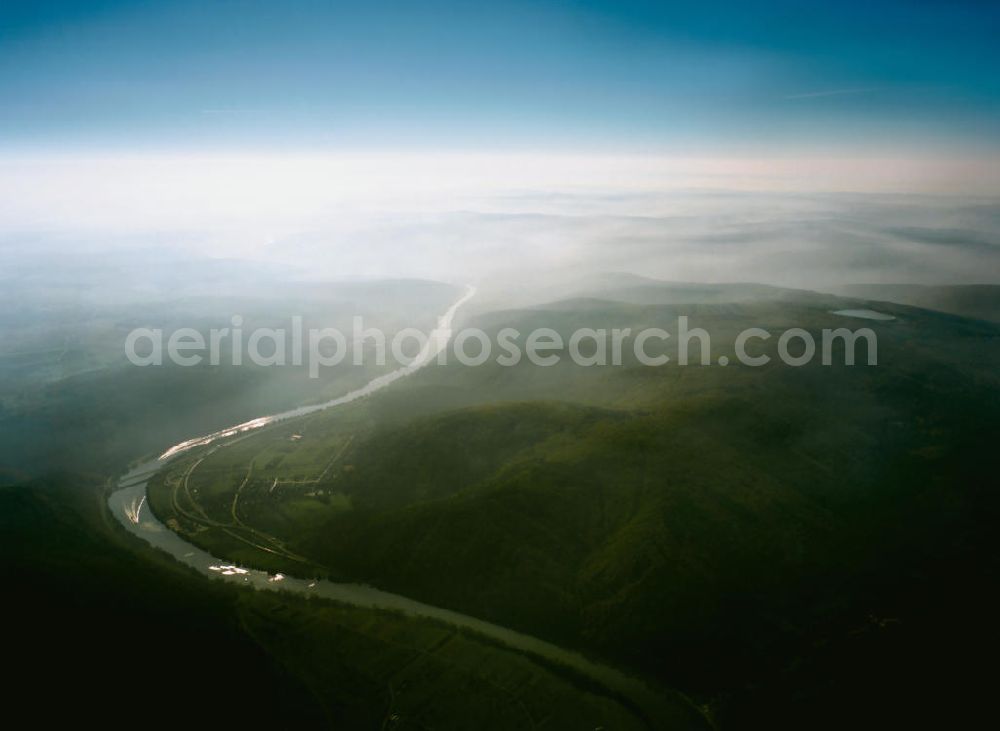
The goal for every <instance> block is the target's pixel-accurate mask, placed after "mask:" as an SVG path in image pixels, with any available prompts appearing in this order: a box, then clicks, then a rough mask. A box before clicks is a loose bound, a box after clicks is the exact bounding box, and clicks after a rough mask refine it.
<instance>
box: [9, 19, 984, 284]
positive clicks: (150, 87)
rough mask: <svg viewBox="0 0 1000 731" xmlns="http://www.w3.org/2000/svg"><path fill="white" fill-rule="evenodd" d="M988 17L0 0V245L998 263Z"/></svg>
mask: <svg viewBox="0 0 1000 731" xmlns="http://www.w3.org/2000/svg"><path fill="white" fill-rule="evenodd" d="M997 38H1000V3H996V2H994V3H987V2H962V1H959V2H954V1H952V2H940V3H939V2H930V1H928V0H921V1H912V2H903V1H901V0H894V1H890V2H884V1H882V2H879V1H876V0H865V2H853V1H852V0H840V1H838V2H823V3H807V2H803V1H802V0H787V1H786V0H777V1H774V2H766V3H764V2H752V1H749V2H748V1H745V2H738V3H735V2H734V3H726V2H708V1H706V0H701V1H699V2H690V3H683V2H682V3H666V2H635V1H634V0H617V1H608V2H581V1H574V0H542V1H537V0H536V1H534V2H463V3H458V2H447V1H441V0H427V1H423V2H416V1H411V2H393V1H384V2H364V3H362V2H357V3H347V2H313V1H302V0H298V1H295V0H292V1H290V2H288V1H286V2H278V1H277V0H268V1H266V2H264V1H260V0H241V1H239V2H235V1H233V2H204V1H198V2H189V1H187V0H179V1H173V2H171V1H169V0H167V1H162V2H124V1H115V0H106V1H104V2H33V1H25V2H20V1H17V0H15V1H13V2H12V1H11V0H0V268H5V269H6V270H7V274H6V276H7V277H8V280H9V281H17V280H18V278H19V277H20V276H21V275H20V274H18V271H21V270H22V269H24V270H26V271H31V272H38V271H41V272H49V271H50V270H52V269H53V268H55V267H58V266H59V265H60V264H61V265H64V266H65V267H66V268H67V271H69V272H70V273H72V272H76V271H78V264H79V261H81V258H82V259H84V260H90V259H99V258H101V257H102V255H103V254H104V253H106V252H115V253H116V254H118V255H121V256H124V255H125V254H124V253H123V252H127V251H136V250H138V251H144V252H153V251H156V252H160V253H163V254H164V255H165V256H167V257H168V258H169V257H175V256H178V255H189V256H209V257H217V258H224V257H231V258H240V259H256V260H258V261H261V260H263V261H268V262H279V263H281V264H289V265H302V264H303V262H305V263H307V264H308V267H309V272H308V273H309V274H310V275H311V276H316V277H326V276H341V275H344V276H348V275H359V274H360V275H370V276H378V275H391V276H425V277H431V278H451V279H455V280H456V281H465V278H466V277H469V278H475V277H479V278H485V277H488V276H489V275H490V274H491V273H496V272H500V271H503V270H505V269H507V268H510V267H514V268H517V269H519V270H522V271H523V270H525V269H526V268H529V267H530V268H534V269H537V270H539V271H550V270H555V269H566V270H572V271H581V272H582V271H588V270H591V269H599V270H617V269H621V270H627V271H634V272H637V273H651V274H655V275H657V276H663V277H667V278H676V279H700V280H709V281H721V280H734V279H736V280H741V279H747V278H753V279H756V280H758V281H764V282H771V283H778V284H793V285H802V286H809V285H817V286H818V285H821V284H823V285H825V284H829V283H838V282H881V281H905V282H913V281H916V282H927V283H935V282H937V283H940V282H944V283H951V282H970V281H978V282H982V281H995V279H996V274H995V272H997V271H1000V269H998V261H1000V253H998V252H1000V243H998V242H1000V238H998V237H1000V204H998V198H997V196H998V195H1000V73H998V70H1000V63H998V61H1000V43H997ZM694 191H697V194H695V193H694ZM845 195H846V196H847V197H844V196H845ZM816 196H818V197H816ZM852 196H855V197H852ZM857 196H860V197H857ZM894 196H899V197H898V198H896V197H894ZM146 256H147V258H148V259H149V260H150V261H152V260H153V254H152V253H147V254H146ZM107 258H109V260H110V257H107ZM17 267H21V269H17ZM3 274H4V272H0V275H3ZM0 279H2V277H0Z"/></svg>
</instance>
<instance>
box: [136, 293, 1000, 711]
mask: <svg viewBox="0 0 1000 731" xmlns="http://www.w3.org/2000/svg"><path fill="white" fill-rule="evenodd" d="M860 304H861V303H857V302H852V301H844V300H839V299H837V298H831V297H825V296H819V295H809V296H808V297H804V298H802V299H801V300H795V299H788V300H765V301H755V302H744V303H728V304H727V303H721V304H698V305H690V306H682V305H629V304H623V303H614V302H608V301H602V300H593V299H591V300H577V301H575V302H573V303H572V306H568V305H566V304H565V303H556V304H554V305H552V306H549V307H544V308H536V309H531V310H516V311H509V312H501V313H492V314H487V315H483V316H481V317H479V318H477V319H476V320H475V321H474V322H473V324H477V325H478V326H480V327H483V328H484V329H485V330H487V331H488V332H491V333H495V332H496V331H497V330H499V329H500V328H502V327H514V328H516V329H518V330H519V331H521V332H527V331H530V330H531V329H532V328H534V327H541V326H545V327H552V328H555V329H556V330H557V331H559V332H562V333H566V334H568V333H569V332H571V331H572V330H573V329H574V328H578V327H592V328H600V327H604V328H609V329H610V328H612V327H631V328H633V330H634V331H638V330H639V329H641V328H643V327H649V326H660V327H664V328H666V329H668V330H671V331H674V329H675V327H676V318H677V317H678V316H679V315H688V316H689V317H690V320H691V322H690V325H691V327H702V328H705V329H706V330H708V331H709V332H710V333H711V336H712V347H711V358H710V360H711V362H712V363H716V362H717V360H718V357H719V356H720V355H729V356H732V353H733V349H732V348H733V345H732V342H733V339H734V338H735V336H736V334H737V333H738V332H739V331H740V330H741V329H743V328H746V327H751V326H754V327H762V328H765V329H767V330H768V331H769V332H771V333H772V334H773V337H772V339H771V340H770V341H768V342H766V343H763V344H758V346H757V347H756V351H758V352H766V353H768V354H769V355H771V356H772V358H774V357H775V349H774V343H775V340H776V339H777V337H776V336H777V335H778V333H780V332H781V331H782V330H783V329H785V328H789V327H803V328H806V329H807V330H809V331H810V332H811V333H813V334H814V336H815V337H816V339H817V341H819V340H820V332H821V330H822V329H824V328H839V327H848V328H860V327H870V328H872V329H873V330H874V331H876V333H877V335H878V356H879V365H877V366H867V365H857V366H855V367H847V366H845V365H843V354H842V350H841V349H839V348H835V350H834V354H835V358H834V365H829V366H824V365H821V364H820V363H819V361H818V359H817V360H816V361H815V362H813V363H811V364H809V365H806V366H803V367H800V368H793V367H789V366H786V365H783V364H781V363H778V362H776V361H775V362H772V363H771V364H769V365H768V366H765V367H761V368H751V367H746V366H741V365H739V364H736V363H735V362H733V363H731V364H730V365H729V366H727V367H722V366H719V365H695V364H692V365H689V366H687V367H681V366H679V365H677V364H676V339H673V340H668V341H667V344H666V347H665V349H664V352H666V353H668V354H670V355H671V357H672V359H673V360H672V362H671V364H669V365H667V366H661V367H646V366H641V365H639V364H638V363H637V362H636V360H635V358H634V356H631V355H626V357H625V362H624V364H623V365H622V366H607V367H592V368H584V367H580V366H576V365H574V364H572V363H571V362H569V360H568V359H567V358H566V357H565V356H566V353H565V352H564V353H563V355H564V360H563V362H562V363H560V364H558V365H556V366H553V367H546V368H542V367H538V366H534V365H531V364H530V363H527V362H526V361H522V363H521V364H519V365H517V366H515V367H509V368H507V367H501V366H499V365H496V364H492V363H491V364H487V365H483V366H481V367H473V368H470V367H466V366H462V365H460V364H457V363H454V362H453V363H451V364H449V365H447V366H431V367H428V368H426V369H423V370H422V371H420V372H419V373H417V374H415V375H414V376H412V377H410V378H407V379H405V380H404V381H401V382H400V383H398V384H396V385H394V387H393V388H391V389H389V390H387V391H386V392H384V393H380V394H379V395H377V396H375V397H374V398H372V399H369V400H367V401H365V402H363V403H359V404H358V405H356V406H355V407H354V408H352V409H350V410H348V411H345V412H342V413H338V412H329V413H325V414H319V415H316V416H315V417H312V418H311V419H310V420H307V421H304V422H303V423H302V424H301V425H298V426H295V427H294V428H295V429H298V430H300V431H301V432H302V434H303V435H304V436H303V437H302V439H301V441H299V442H294V444H293V443H292V442H289V441H287V440H288V439H290V437H289V436H288V435H287V434H286V433H285V432H286V431H287V430H289V429H292V428H293V427H292V426H291V425H289V426H287V427H281V428H276V429H275V430H273V431H271V432H262V433H261V434H259V435H257V436H255V437H253V438H251V439H248V440H245V441H242V442H240V443H239V445H234V446H233V447H230V448H225V449H222V450H220V451H219V452H217V453H216V454H215V455H211V456H209V458H207V459H206V460H205V467H203V468H199V474H200V475H201V477H200V478H196V479H195V480H194V481H193V482H192V484H193V485H194V486H196V487H198V489H199V490H201V493H200V494H204V496H205V497H204V498H203V499H202V498H199V500H201V502H202V504H203V505H204V506H207V508H208V509H212V507H211V506H212V505H215V504H216V503H218V505H221V506H222V507H223V508H225V506H228V505H230V504H231V502H232V501H231V500H230V499H229V498H227V497H226V491H229V494H231V491H232V489H233V487H234V486H235V485H237V484H240V483H241V481H242V480H243V479H244V478H243V477H242V476H241V475H244V474H246V473H247V466H248V464H249V463H250V461H251V460H253V461H254V462H253V463H254V464H255V467H254V472H253V475H254V480H256V481H257V482H256V483H253V482H250V483H248V484H247V486H246V488H247V490H246V493H244V498H243V502H241V504H246V506H247V512H246V513H244V515H245V516H246V517H247V518H248V519H253V518H255V516H261V517H260V520H261V523H260V525H263V526H264V527H265V528H266V529H267V530H270V531H273V535H274V536H276V537H277V538H278V539H280V540H281V541H283V542H284V545H286V546H287V547H288V548H289V549H290V550H292V551H294V552H296V553H298V554H301V555H303V556H307V557H308V558H309V559H310V560H311V561H314V562H316V563H319V564H321V565H322V566H324V567H326V568H327V569H328V570H329V571H330V573H331V575H332V576H334V577H337V578H343V579H349V580H354V581H363V582H368V583H371V584H374V585H376V586H379V587H382V588H386V589H389V590H392V591H396V592H399V593H402V594H405V595H408V596H413V597H416V598H419V599H421V600H424V601H427V602H430V603H432V604H437V605H441V606H445V607H449V608H453V609H456V610H459V611H463V612H466V613H469V614H472V615H475V616H479V617H483V618H486V619H490V620H493V621H495V622H497V623H500V624H503V625H506V626H510V627H514V628H517V629H521V630H524V631H527V632H530V633H533V634H537V635H539V636H543V637H546V638H549V639H553V640H555V641H557V642H559V643H561V644H563V645H565V646H568V647H575V648H583V649H586V650H588V651H590V652H592V653H594V654H595V655H597V656H598V657H601V658H604V659H608V660H610V661H612V662H614V663H617V664H620V665H622V666H625V667H629V668H632V669H633V670H635V671H638V672H641V673H643V674H644V675H646V676H647V677H650V678H654V679H655V680H656V681H657V682H660V683H664V684H667V685H670V686H674V687H678V688H680V689H682V690H684V691H686V692H688V693H691V694H694V695H696V696H697V697H698V698H700V699H702V700H703V701H704V702H706V703H708V704H709V705H710V706H711V707H712V708H713V711H714V713H715V716H716V718H717V719H718V720H719V722H720V723H722V724H723V726H726V725H728V726H729V727H733V728H740V727H743V726H744V725H745V724H747V723H750V720H751V719H753V722H754V723H755V724H759V723H761V719H760V718H759V717H758V716H757V715H756V714H759V713H761V712H763V709H765V708H766V709H767V722H768V724H769V725H771V726H772V727H790V728H802V727H819V726H823V725H824V724H826V723H829V724H830V727H838V725H840V726H842V725H844V724H848V723H851V722H852V721H854V720H856V718H857V714H859V713H860V712H861V710H860V707H858V706H850V705H844V704H843V703H842V702H841V699H842V693H847V694H848V695H850V696H851V697H856V698H859V699H865V698H868V699H870V698H871V692H870V688H869V684H870V683H871V682H873V681H872V674H875V675H878V677H879V678H880V680H879V682H880V683H881V687H882V688H883V689H884V692H883V693H882V696H881V698H882V701H881V705H878V706H877V707H876V710H875V711H871V712H870V713H877V714H878V715H877V716H871V717H870V718H871V719H874V718H876V717H877V718H879V719H882V721H883V722H885V723H889V722H890V721H891V720H893V719H896V720H898V719H899V718H908V717H910V716H909V715H908V714H911V713H912V714H915V715H919V713H918V712H917V710H916V709H915V708H914V707H912V706H910V707H908V708H906V709H900V708H899V707H898V704H899V702H901V701H900V699H901V698H903V697H904V696H905V694H906V693H909V692H911V690H912V688H915V687H919V688H922V689H925V690H926V689H927V688H933V687H943V686H944V685H945V684H948V683H953V682H955V679H956V678H958V677H962V676H961V672H960V670H955V669H954V668H951V669H950V670H949V673H948V674H947V676H945V675H944V674H942V670H941V668H940V667H939V664H940V663H944V664H947V663H949V662H951V661H952V659H954V658H955V657H958V656H959V655H956V654H954V653H952V654H950V653H949V650H948V647H947V644H946V643H942V642H941V637H943V634H942V633H944V632H946V631H948V630H947V629H946V628H948V627H951V626H953V625H956V624H963V618H966V617H968V618H972V617H981V616H985V615H983V613H982V612H981V610H980V609H977V610H975V611H974V612H973V611H967V610H965V609H962V608H959V606H957V605H955V604H954V603H953V601H958V600H959V599H960V600H961V601H962V602H968V601H971V599H970V597H971V596H973V595H974V594H975V593H976V592H977V591H978V587H980V586H982V585H985V584H986V583H987V582H989V581H992V580H993V578H994V577H993V569H992V568H991V566H993V565H995V564H994V562H993V561H992V559H990V558H988V557H995V556H996V555H997V552H996V546H995V542H994V540H993V539H992V537H991V534H990V532H989V530H986V529H985V527H986V526H988V525H990V521H991V519H992V517H993V516H997V512H998V509H997V508H998V503H997V500H996V499H995V497H994V495H993V492H992V491H991V490H989V489H987V488H986V486H988V485H990V484H992V478H993V475H994V474H995V471H996V469H997V467H998V466H1000V465H998V459H997V456H996V454H995V451H994V449H993V442H994V441H995V435H996V434H997V433H1000V400H998V396H997V393H998V392H1000V391H998V389H997V385H998V384H997V377H996V375H995V372H994V369H993V367H992V363H993V361H994V360H995V358H996V355H997V335H998V333H997V330H996V328H995V327H994V326H992V325H989V324H985V323H981V322H975V321H971V320H965V319H963V318H959V317H954V316H950V315H944V314H940V313H932V312H927V311H922V310H917V309H914V308H909V307H904V306H894V305H884V306H883V307H881V309H883V310H884V311H887V312H889V313H890V314H892V315H894V316H895V317H896V318H897V319H895V320H892V321H888V322H874V321H866V320H858V319H853V318H846V317H843V316H838V315H834V314H832V313H831V309H834V308H846V307H851V306H860ZM692 357H693V360H694V361H695V362H697V361H698V359H699V356H698V355H697V354H696V351H695V352H694V353H693V354H692ZM857 357H858V362H859V363H864V362H865V350H864V347H863V346H862V347H861V348H860V349H859V353H858V356H857ZM734 360H735V359H734ZM269 435H270V436H269ZM324 435H326V436H324ZM324 439H328V440H329V444H330V447H329V448H328V449H326V450H325V455H326V456H327V458H329V457H330V456H331V455H332V456H333V457H335V459H333V460H332V461H331V462H329V464H330V465H332V467H331V468H330V469H328V470H327V469H325V468H323V465H324V464H327V459H322V458H320V457H322V455H323V454H324V451H323V450H322V449H320V452H319V456H317V457H309V458H308V460H307V458H306V455H309V454H312V453H313V452H310V451H309V450H314V451H315V450H316V449H317V448H318V446H319V447H321V446H322V444H323V440H324ZM278 443H281V444H282V445H283V446H282V447H281V454H282V457H281V460H280V461H275V460H274V459H273V458H271V454H272V453H274V454H276V452H273V451H272V450H273V449H276V448H275V447H269V446H268V445H269V444H278ZM345 444H346V446H344V445H345ZM295 445H301V446H300V447H299V446H295ZM296 450H300V451H301V454H302V456H301V457H300V456H299V452H297V451H296ZM341 450H343V451H341ZM227 453H228V454H229V456H228V457H225V455H226V454H227ZM194 459H195V457H192V458H191V460H190V461H189V462H188V463H184V464H180V465H179V466H178V468H177V471H176V473H175V474H180V473H182V472H183V471H184V470H185V469H186V468H187V467H186V466H185V464H190V463H193V460H194ZM226 460H228V462H227V461H226ZM309 460H311V461H309ZM300 463H301V464H309V465H311V466H310V467H309V468H308V469H305V468H302V467H299V466H298V465H299V464H300ZM226 464H230V466H229V467H228V468H226V467H225V465H226ZM268 465H272V466H271V467H270V469H271V471H272V472H274V475H275V477H281V476H282V475H285V474H288V473H289V472H301V473H302V474H303V475H306V476H308V475H319V478H315V479H318V480H319V481H318V482H315V480H314V482H315V484H314V485H311V486H309V487H308V488H304V489H299V488H296V487H295V486H294V484H289V485H288V486H287V487H284V488H280V489H277V490H274V489H269V488H270V486H271V485H272V480H273V479H274V478H272V477H271V473H269V472H268ZM226 470H228V471H226ZM321 470H323V471H321ZM174 482H176V478H175V479H174ZM306 490H307V491H306ZM220 491H221V493H220ZM210 495H211V496H212V498H211V499H212V500H213V501H215V502H210V501H209V496H210ZM165 497H166V496H165V494H164V493H163V492H161V491H160V488H158V489H157V491H156V492H154V495H153V498H154V499H153V505H154V508H156V510H157V511H158V513H163V511H168V512H166V513H164V514H162V515H161V517H170V513H169V500H166V499H165ZM324 501H325V502H324ZM268 506H270V507H268ZM293 506H294V512H293V511H292V507H293ZM310 506H312V507H310ZM224 512H225V511H224V510H222V509H221V508H220V509H219V511H217V512H216V513H215V514H214V515H216V518H217V519H219V516H222V517H224ZM269 512H270V513H273V514H274V515H282V516H290V515H294V514H301V515H307V516H308V520H300V521H298V522H292V521H290V520H289V519H283V521H277V520H274V519H268V518H266V517H264V516H266V515H267V514H268V513H269ZM182 523H183V521H182ZM189 537H190V538H191V539H192V540H194V541H196V542H199V541H200V542H204V543H205V545H211V547H212V549H213V550H216V551H226V550H230V551H232V552H233V555H239V556H241V557H244V558H247V559H248V560H253V559H252V557H247V556H246V553H245V548H240V547H237V546H232V545H228V544H227V543H226V542H225V541H224V540H221V539H220V537H219V536H217V535H216V536H215V537H214V538H213V537H212V536H211V535H210V532H205V533H201V532H199V531H198V530H194V531H193V532H192V533H190V534H189ZM227 545H228V548H227ZM956 576H963V577H966V578H967V581H955V579H954V577H956ZM952 597H955V600H953V599H952ZM987 630H988V627H987V626H986V625H985V624H982V623H979V624H975V623H972V624H970V625H968V626H963V631H966V632H967V633H971V636H978V635H981V634H982V633H984V632H986V631H987ZM967 636H968V635H967ZM900 637H906V638H907V639H906V641H905V643H904V646H905V647H909V648H912V647H919V646H921V644H924V645H925V646H926V647H927V655H926V656H925V657H921V658H914V657H913V656H912V652H911V654H909V655H907V656H906V661H905V662H902V661H900V660H897V659H895V656H894V654H893V652H894V650H893V649H892V648H894V647H895V648H897V649H899V645H898V644H897V643H899V642H900V641H901V640H899V638H900ZM840 673H847V674H848V677H841V675H840ZM852 673H853V675H851V674H852ZM886 676H891V679H888V680H887V679H886ZM961 682H968V681H961ZM960 684H961V683H960ZM862 686H863V687H862ZM778 698H782V699H785V700H782V701H779V700H777V699H778ZM786 702H787V705H784V704H785V703H786ZM776 708H777V709H780V710H776Z"/></svg>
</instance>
